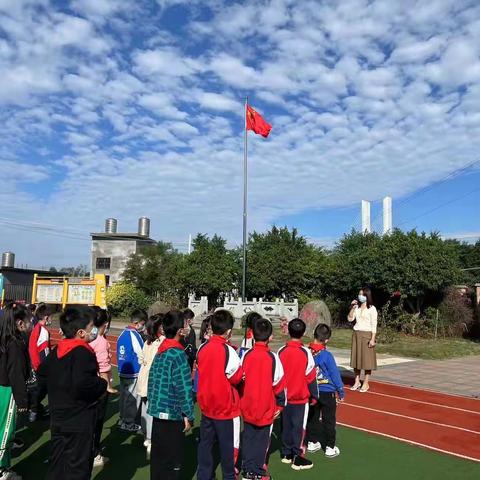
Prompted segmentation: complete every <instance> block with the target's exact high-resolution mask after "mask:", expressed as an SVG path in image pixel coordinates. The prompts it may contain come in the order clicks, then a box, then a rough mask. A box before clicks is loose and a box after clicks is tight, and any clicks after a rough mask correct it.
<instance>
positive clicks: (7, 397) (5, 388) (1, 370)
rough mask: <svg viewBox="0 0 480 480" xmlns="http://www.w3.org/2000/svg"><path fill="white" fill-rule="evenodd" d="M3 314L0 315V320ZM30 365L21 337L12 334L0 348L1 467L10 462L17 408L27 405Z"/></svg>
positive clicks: (5, 468) (6, 467)
mask: <svg viewBox="0 0 480 480" xmlns="http://www.w3.org/2000/svg"><path fill="white" fill-rule="evenodd" d="M1 320H3V318H1V317H0V321H1ZM29 369H30V362H29V359H28V351H27V346H26V344H25V342H24V341H23V339H21V338H12V339H11V340H10V341H9V343H8V345H7V346H6V348H5V351H4V352H0V435H1V438H2V442H1V444H0V469H1V470H8V469H9V468H10V466H11V452H10V450H11V447H12V443H13V439H14V437H15V429H16V417H17V408H19V409H26V408H27V407H28V394H27V385H26V380H27V378H28V373H29Z"/></svg>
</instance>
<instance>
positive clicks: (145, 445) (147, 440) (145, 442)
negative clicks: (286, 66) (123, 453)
mask: <svg viewBox="0 0 480 480" xmlns="http://www.w3.org/2000/svg"><path fill="white" fill-rule="evenodd" d="M143 446H144V447H150V446H152V441H151V440H149V439H148V438H146V439H145V441H144V442H143Z"/></svg>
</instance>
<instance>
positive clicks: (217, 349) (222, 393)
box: [197, 335, 243, 420]
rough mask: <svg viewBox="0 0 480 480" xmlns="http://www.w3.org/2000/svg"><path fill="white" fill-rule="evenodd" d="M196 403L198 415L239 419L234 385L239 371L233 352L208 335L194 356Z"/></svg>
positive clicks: (239, 374)
mask: <svg viewBox="0 0 480 480" xmlns="http://www.w3.org/2000/svg"><path fill="white" fill-rule="evenodd" d="M197 368H198V391H197V401H198V405H199V406H200V410H201V411H202V414H203V415H205V416H206V417H209V418H213V419H215V420H229V419H232V418H235V417H239V416H240V397H239V394H238V391H237V389H236V388H235V385H238V384H239V383H240V382H241V381H242V378H243V370H242V367H241V365H240V358H238V355H237V353H236V352H235V350H234V349H233V348H232V347H231V346H230V345H228V344H227V341H226V340H225V338H223V337H220V336H219V335H212V337H211V338H210V340H208V342H205V343H204V344H203V345H201V346H200V348H199V349H198V353H197Z"/></svg>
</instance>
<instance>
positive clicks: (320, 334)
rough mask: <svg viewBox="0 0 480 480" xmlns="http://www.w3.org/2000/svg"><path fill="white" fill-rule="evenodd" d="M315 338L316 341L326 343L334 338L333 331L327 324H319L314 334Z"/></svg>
mask: <svg viewBox="0 0 480 480" xmlns="http://www.w3.org/2000/svg"><path fill="white" fill-rule="evenodd" d="M313 336H314V337H315V340H318V341H319V342H324V341H325V340H328V339H329V338H330V337H331V336H332V329H331V328H330V327H329V326H328V325H327V324H326V323H319V324H318V325H317V328H315V332H313Z"/></svg>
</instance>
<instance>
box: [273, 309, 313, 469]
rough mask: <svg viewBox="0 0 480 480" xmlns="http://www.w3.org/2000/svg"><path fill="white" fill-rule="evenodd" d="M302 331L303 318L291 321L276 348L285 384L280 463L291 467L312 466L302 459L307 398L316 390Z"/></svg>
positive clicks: (310, 356)
mask: <svg viewBox="0 0 480 480" xmlns="http://www.w3.org/2000/svg"><path fill="white" fill-rule="evenodd" d="M305 330H306V325H305V322H303V320H300V319H299V318H294V319H293V320H291V321H290V322H289V324H288V333H289V335H290V341H289V342H287V344H286V345H285V346H283V347H282V348H280V350H279V351H278V356H279V357H280V361H281V362H282V365H283V369H284V371H285V384H286V387H287V406H286V407H285V409H284V410H283V413H282V463H288V464H291V465H292V468H293V469H294V470H307V469H310V468H312V467H313V463H312V462H311V461H310V460H307V459H306V458H304V454H305V429H306V425H307V418H308V405H309V401H310V398H311V397H313V398H318V389H317V382H316V377H315V374H316V370H315V363H314V360H313V356H312V353H311V352H310V350H309V349H308V348H307V347H305V346H304V345H303V344H302V337H303V335H304V333H305Z"/></svg>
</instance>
